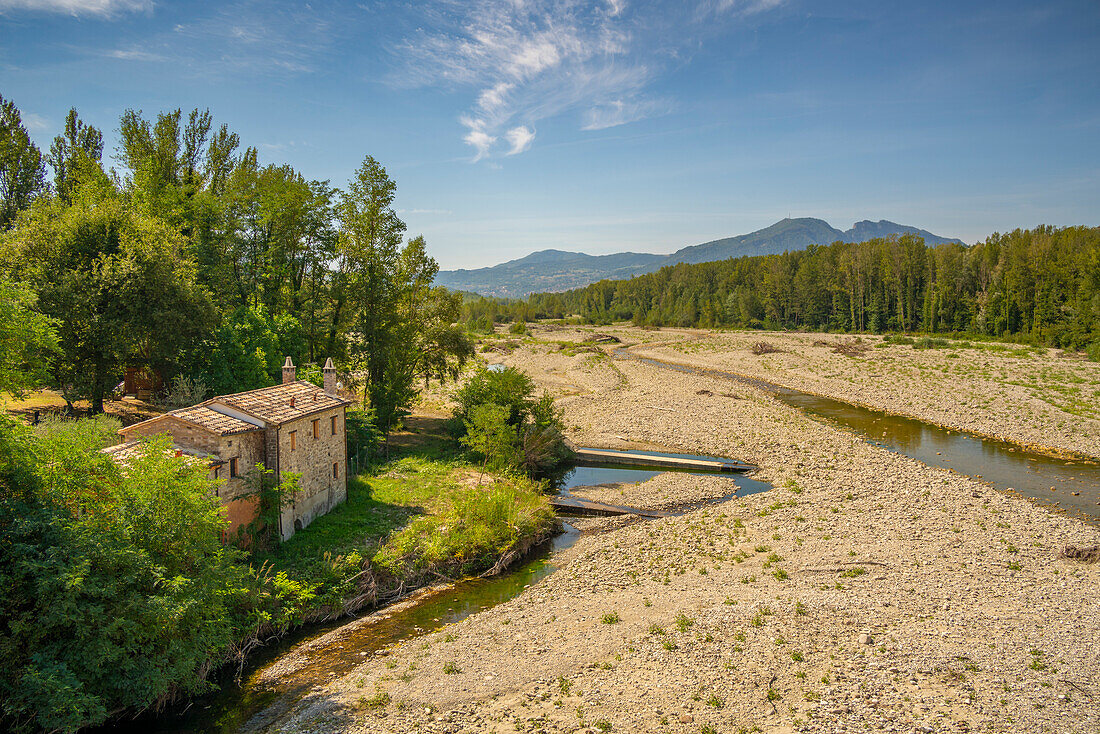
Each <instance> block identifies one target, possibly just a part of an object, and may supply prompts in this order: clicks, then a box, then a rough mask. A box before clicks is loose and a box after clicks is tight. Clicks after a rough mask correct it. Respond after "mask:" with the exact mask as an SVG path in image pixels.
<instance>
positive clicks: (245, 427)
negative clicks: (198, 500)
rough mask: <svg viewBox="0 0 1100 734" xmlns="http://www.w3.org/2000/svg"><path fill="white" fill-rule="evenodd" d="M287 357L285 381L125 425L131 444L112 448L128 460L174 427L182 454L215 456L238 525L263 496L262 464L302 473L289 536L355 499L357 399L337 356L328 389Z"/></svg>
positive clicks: (211, 462) (285, 516) (285, 527)
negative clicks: (348, 426)
mask: <svg viewBox="0 0 1100 734" xmlns="http://www.w3.org/2000/svg"><path fill="white" fill-rule="evenodd" d="M296 372H297V370H296V368H295V367H294V364H293V363H292V362H291V359H290V357H287V359H286V364H285V365H284V366H283V381H282V384H280V385H274V386H272V387H263V388H260V389H258V390H249V391H248V392H242V393H237V394H235V395H219V396H217V397H214V398H211V399H209V400H206V401H204V402H202V403H199V404H198V405H192V406H190V407H188V408H179V409H177V410H172V411H169V412H168V413H165V414H164V415H159V416H157V417H155V418H150V419H149V420H146V421H142V422H141V423H135V424H134V425H132V426H127V427H125V428H123V429H121V430H120V431H119V435H120V436H122V439H123V441H124V443H122V444H121V445H118V446H112V447H110V448H109V449H106V451H107V452H108V453H110V454H112V455H113V456H114V457H115V458H116V460H118V461H121V462H123V463H124V462H125V459H126V457H127V455H128V454H130V453H131V452H133V451H136V450H137V447H138V445H139V439H140V438H141V437H143V436H154V435H162V434H167V435H169V436H171V437H172V443H173V448H174V449H175V450H176V452H177V455H188V456H191V457H194V458H196V459H199V460H202V461H204V462H206V463H207V465H208V466H209V470H210V477H211V478H212V479H215V480H218V481H219V483H218V484H217V486H216V488H215V490H214V491H215V493H216V494H217V496H218V498H219V499H220V500H221V503H222V506H223V507H225V510H226V515H227V516H228V518H229V521H230V528H229V530H230V532H231V533H232V532H234V531H236V529H237V528H239V527H241V526H242V525H247V524H248V523H249V522H251V521H252V520H253V519H255V517H256V513H257V510H258V501H259V498H258V497H257V496H256V494H255V491H254V483H253V482H251V481H250V480H249V475H250V473H251V472H252V471H253V468H254V467H255V466H256V465H257V464H262V465H263V466H264V467H265V468H267V469H269V470H270V471H271V472H273V476H274V477H275V479H276V480H280V479H281V477H282V475H283V474H284V473H286V472H294V473H296V474H300V475H301V480H300V482H299V484H300V489H301V491H300V492H299V493H298V494H297V495H296V496H295V498H294V500H293V502H292V504H291V505H290V506H289V507H287V508H285V509H284V510H283V512H282V514H281V516H280V518H279V528H278V532H279V535H280V537H281V538H282V539H283V540H287V539H289V538H290V537H291V536H293V535H294V533H295V531H297V530H301V529H302V528H304V527H305V526H307V525H309V523H310V522H312V521H313V519H314V518H315V517H317V516H318V515H323V514H325V513H326V512H328V511H329V510H331V509H332V508H333V507H335V506H336V505H338V504H340V503H341V502H343V501H344V500H346V499H347V441H346V432H345V419H346V413H347V407H348V405H350V404H351V401H350V400H346V399H344V398H342V397H340V396H339V395H338V394H337V389H336V368H335V367H333V365H332V360H331V359H330V360H328V361H327V362H326V363H325V367H324V370H323V374H324V388H323V389H322V388H319V387H317V386H316V385H314V384H313V383H310V382H306V381H304V380H298V379H297V376H296Z"/></svg>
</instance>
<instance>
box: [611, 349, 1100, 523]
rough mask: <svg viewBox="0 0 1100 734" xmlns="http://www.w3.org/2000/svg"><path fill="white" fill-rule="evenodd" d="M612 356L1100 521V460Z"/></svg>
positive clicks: (715, 373)
mask: <svg viewBox="0 0 1100 734" xmlns="http://www.w3.org/2000/svg"><path fill="white" fill-rule="evenodd" d="M614 355H615V356H616V357H620V358H630V359H636V360H640V361H642V362H645V363H647V364H651V365H654V366H657V367H661V368H664V369H670V370H675V371H678V372H690V373H694V374H701V375H706V376H709V377H718V378H721V379H726V380H733V381H736V382H740V383H742V384H749V385H752V386H754V387H758V388H760V389H763V390H765V391H767V392H768V393H770V394H771V395H773V396H774V397H775V398H776V399H778V400H780V401H781V402H783V403H785V404H787V405H790V406H792V407H794V408H798V409H799V410H802V411H804V412H806V413H809V414H810V415H814V416H818V417H821V418H824V419H826V420H828V421H831V422H833V423H835V424H838V425H840V426H843V427H845V428H847V429H850V430H852V431H854V432H856V433H857V434H859V435H860V436H862V437H863V438H865V439H866V440H867V441H869V442H871V443H874V444H877V445H880V446H883V447H884V448H887V449H889V450H891V451H894V452H897V453H900V454H904V455H906V456H911V457H913V458H914V459H918V460H920V461H922V462H924V463H926V464H929V465H931V466H938V467H943V468H946V469H952V470H954V471H956V472H959V473H960V474H965V475H967V476H970V477H974V478H976V479H981V480H982V481H985V482H989V483H990V484H992V485H993V486H994V487H997V488H998V489H1003V490H1012V491H1015V492H1019V493H1020V494H1023V495H1025V496H1027V497H1031V498H1033V499H1036V500H1038V501H1040V502H1041V503H1043V504H1048V505H1051V506H1056V507H1059V508H1061V509H1063V510H1065V511H1066V512H1068V513H1070V514H1073V515H1075V516H1078V517H1081V518H1084V519H1088V520H1090V521H1093V522H1095V521H1097V520H1100V463H1098V462H1096V461H1092V460H1088V459H1077V460H1067V459H1064V458H1059V457H1055V456H1050V455H1047V454H1042V453H1038V452H1035V451H1029V450H1027V449H1025V448H1022V447H1021V446H1019V445H1017V444H1013V443H1009V442H1007V441H998V440H996V439H990V438H983V437H981V436H977V435H974V434H969V433H964V432H960V431H956V430H951V429H947V428H941V427H939V426H936V425H933V424H931V423H925V422H923V421H919V420H915V419H913V418H905V417H901V416H896V415H890V414H888V413H884V412H881V411H877V410H870V409H868V408H862V407H860V406H857V405H851V404H849V403H845V402H842V401H839V400H834V399H832V398H824V397H819V396H817V395H810V394H809V393H804V392H800V391H798V390H792V389H790V388H785V387H779V386H776V385H772V384H770V383H768V382H765V381H763V380H758V379H754V378H750V377H744V376H742V375H737V374H734V373H732V372H724V371H722V370H711V369H703V368H695V367H688V366H686V365H676V364H670V363H667V362H661V361H659V360H654V359H646V358H644V357H635V356H634V355H632V354H631V353H630V352H627V351H626V350H624V349H621V348H620V349H617V350H615V352H614Z"/></svg>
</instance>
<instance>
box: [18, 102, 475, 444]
mask: <svg viewBox="0 0 1100 734" xmlns="http://www.w3.org/2000/svg"><path fill="white" fill-rule="evenodd" d="M0 112H2V115H0V173H2V174H3V181H4V186H3V190H2V191H0V194H2V207H0V280H9V281H13V282H18V283H21V284H22V286H23V287H25V288H27V289H28V290H29V291H30V292H31V293H32V294H33V296H34V298H35V301H36V308H37V309H38V310H39V311H41V312H42V313H43V314H44V315H46V316H48V317H50V318H53V319H55V320H56V324H57V330H58V335H59V337H60V347H61V351H60V354H59V355H58V358H57V359H56V360H54V362H53V367H52V370H51V374H50V375H49V376H48V378H47V380H46V381H47V383H48V384H49V385H50V386H51V387H54V388H56V389H58V390H59V391H60V392H61V393H62V395H63V396H64V397H65V399H66V400H67V401H69V403H70V406H71V404H72V402H73V401H75V400H77V399H89V400H90V401H91V406H92V411H93V412H99V410H101V408H102V405H103V400H104V398H105V397H106V396H107V395H108V394H109V393H110V392H111V391H112V390H113V389H114V387H115V386H116V385H117V384H118V383H119V382H120V380H121V379H122V374H123V370H124V369H125V368H127V367H134V368H141V369H146V370H148V371H150V372H153V373H156V374H157V375H158V376H159V378H160V379H161V380H162V381H163V383H164V384H166V385H167V384H169V382H170V381H171V380H172V379H173V378H177V377H185V378H189V379H190V380H192V381H194V382H193V383H192V384H197V385H199V387H200V389H199V390H198V393H199V394H198V395H197V396H195V395H192V397H198V398H199V399H201V397H202V395H204V394H210V393H230V392H236V391H241V390H248V389H252V388H257V387H263V386H266V385H270V384H273V383H274V382H275V381H276V380H277V379H278V377H279V374H280V367H281V365H282V363H283V360H284V358H285V357H287V356H290V357H291V358H292V359H293V360H294V361H295V363H297V364H303V363H314V364H316V363H320V362H323V361H324V360H325V358H327V357H332V358H333V359H334V360H336V362H337V365H338V366H339V367H341V368H342V369H349V370H356V371H361V372H362V373H363V374H365V382H364V384H363V385H362V386H361V387H362V389H363V395H364V401H365V402H366V403H367V404H368V405H369V406H370V407H372V408H374V409H376V410H377V412H378V416H379V420H380V423H381V425H382V426H383V427H385V426H387V425H389V423H390V422H391V420H392V418H393V417H394V416H395V414H396V412H397V411H398V409H399V408H400V407H401V406H403V405H406V404H407V403H408V401H409V399H410V396H411V394H412V385H413V384H414V381H415V380H417V379H418V378H422V377H427V376H429V375H432V376H440V375H444V374H446V373H447V372H448V371H449V370H451V369H453V368H454V366H455V365H456V364H457V362H458V361H461V360H462V359H464V358H465V356H466V355H469V354H472V347H471V346H470V344H469V342H468V340H466V338H465V336H464V334H463V333H462V332H461V330H456V329H454V328H453V327H452V324H453V323H454V321H455V320H456V318H457V317H458V314H459V306H460V303H461V296H459V295H457V294H452V293H449V292H448V291H446V290H445V289H443V288H439V287H434V288H433V287H432V279H433V278H434V277H435V275H436V273H437V271H438V269H439V268H438V266H437V265H436V263H435V261H434V260H433V259H432V258H431V257H429V256H428V254H427V251H426V243H425V242H424V239H423V238H422V237H412V238H405V224H404V223H403V222H402V221H401V220H400V219H399V218H398V217H397V214H396V213H395V212H394V210H393V207H392V204H393V199H394V194H395V191H396V184H395V183H394V182H393V181H392V180H391V179H390V178H389V176H388V175H387V173H386V170H385V168H383V166H382V165H381V164H380V163H379V162H378V161H376V160H375V159H374V158H371V157H370V156H367V157H366V158H365V160H364V161H363V163H362V165H361V166H360V167H359V168H358V170H357V171H356V172H355V175H354V177H353V178H352V180H351V181H350V182H349V183H348V185H347V187H346V188H345V189H344V190H340V189H337V188H335V187H333V186H331V185H330V183H329V182H328V181H316V180H310V179H308V178H306V177H305V176H304V175H302V174H301V173H300V172H298V171H296V170H294V169H293V168H292V167H291V166H288V165H279V164H277V163H264V162H262V161H261V160H260V157H259V154H258V152H257V149H256V148H255V147H243V148H242V145H241V141H240V139H239V137H238V135H237V134H236V133H233V132H231V131H230V130H229V128H228V127H227V126H226V125H217V124H216V123H215V121H214V120H213V118H212V117H211V115H210V113H209V112H202V111H199V110H194V111H192V112H191V113H190V114H189V115H184V114H183V113H182V112H181V110H174V111H170V112H165V113H161V114H159V115H157V116H156V118H155V119H146V118H145V117H144V116H143V115H142V113H141V112H137V111H134V110H128V111H127V112H126V113H125V114H124V115H123V116H122V119H121V120H120V121H119V122H118V125H119V134H120V143H119V150H118V153H117V154H116V156H115V162H116V163H117V164H118V168H117V169H116V168H108V167H107V165H106V163H105V161H104V160H103V136H102V135H101V133H100V131H99V130H98V129H97V128H96V127H94V126H92V125H90V124H88V123H87V122H85V121H84V120H82V119H81V118H80V117H79V116H78V115H77V112H76V110H72V111H71V112H70V113H69V116H68V119H67V121H66V125H65V130H64V132H63V134H61V135H59V136H57V138H56V139H55V140H54V141H53V144H52V145H51V147H50V150H49V152H48V153H45V154H43V153H42V152H41V151H39V150H38V149H37V148H36V147H35V145H34V144H33V142H32V141H31V139H30V137H29V135H28V134H27V131H26V128H25V126H24V125H23V123H22V120H21V117H20V114H19V111H18V109H17V108H16V107H15V105H14V104H13V103H12V102H11V101H4V100H3V99H0ZM47 168H49V169H50V172H52V174H53V175H52V181H51V180H50V178H48V177H47V175H46V174H47ZM307 374H308V370H307ZM192 392H194V391H192Z"/></svg>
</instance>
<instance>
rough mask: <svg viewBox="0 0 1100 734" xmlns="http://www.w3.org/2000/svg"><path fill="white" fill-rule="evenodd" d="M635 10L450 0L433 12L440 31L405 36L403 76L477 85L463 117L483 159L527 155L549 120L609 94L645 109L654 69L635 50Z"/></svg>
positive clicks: (417, 82)
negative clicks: (629, 18)
mask: <svg viewBox="0 0 1100 734" xmlns="http://www.w3.org/2000/svg"><path fill="white" fill-rule="evenodd" d="M625 8H626V3H625V0H600V2H598V3H592V2H587V3H586V2H579V1H578V0H558V1H557V2H549V3H544V2H540V3H529V2H525V1H524V0H475V2H472V3H464V2H459V1H458V0H445V2H443V3H442V4H440V5H438V6H437V7H435V8H434V9H433V10H432V11H428V12H427V19H428V21H429V22H428V23H426V24H425V27H428V28H431V30H422V31H420V32H418V33H417V34H415V35H414V36H413V37H411V38H407V39H405V41H404V43H403V44H402V47H401V49H400V53H401V55H402V57H403V58H406V59H411V62H410V63H408V64H407V65H405V66H403V68H402V69H401V71H400V72H399V73H398V75H397V76H396V78H395V80H394V81H396V82H397V83H398V84H401V85H408V86H424V85H439V84H444V85H452V86H460V87H470V88H472V89H473V90H474V100H473V103H472V105H471V107H470V108H469V109H468V110H467V111H466V112H465V113H464V114H463V115H461V116H460V117H459V122H460V123H461V124H462V125H463V126H464V127H465V128H466V133H465V135H464V137H463V140H464V141H465V142H466V144H467V145H469V146H470V147H472V148H473V149H474V157H473V160H475V161H479V160H482V159H484V158H487V157H490V156H492V155H494V154H496V153H499V154H502V155H517V154H519V153H522V152H524V151H526V150H528V149H529V148H530V147H531V144H532V142H533V141H534V139H535V133H534V128H533V126H534V124H535V123H537V122H538V121H539V120H543V119H546V118H549V117H553V116H556V115H559V114H562V113H564V112H569V111H574V112H582V111H583V110H584V109H586V108H590V107H597V106H599V105H601V104H602V103H604V101H605V100H609V99H616V100H623V99H625V100H629V101H631V102H635V101H636V100H638V103H636V104H635V108H636V109H637V110H639V111H640V110H642V109H643V108H645V106H644V105H642V104H640V98H641V94H642V89H643V87H644V86H645V85H646V83H647V82H648V81H649V80H650V79H651V77H652V69H651V67H650V66H649V65H647V64H645V63H641V62H639V61H637V60H636V59H634V58H632V54H631V53H630V49H631V29H630V27H629V26H628V25H627V24H626V23H624V22H623V20H622V15H623V13H624V10H625ZM606 119H608V120H610V118H606ZM498 144H499V146H501V147H499V148H498V147H497V146H498Z"/></svg>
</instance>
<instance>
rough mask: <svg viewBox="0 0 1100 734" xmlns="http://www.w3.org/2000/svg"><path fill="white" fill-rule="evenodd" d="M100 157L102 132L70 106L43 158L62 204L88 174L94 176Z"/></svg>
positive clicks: (72, 194)
mask: <svg viewBox="0 0 1100 734" xmlns="http://www.w3.org/2000/svg"><path fill="white" fill-rule="evenodd" d="M102 158H103V134H102V133H101V132H100V131H99V130H97V129H96V128H94V127H92V126H91V125H88V124H87V123H85V122H84V121H83V120H81V119H80V118H79V116H77V114H76V109H75V108H73V109H70V110H69V114H68V115H66V117H65V131H64V132H63V133H62V134H61V135H58V136H57V137H55V138H54V139H53V144H52V145H50V152H49V155H47V156H46V161H47V162H48V163H49V164H50V167H51V168H52V169H53V188H54V192H55V193H56V194H57V196H58V197H59V198H60V199H61V200H62V201H63V202H65V203H72V200H73V196H74V194H75V193H76V191H77V190H78V189H79V188H80V186H81V184H82V183H83V182H84V181H85V180H86V179H87V177H88V176H90V175H95V172H96V170H97V169H98V168H99V163H100V160H101V159H102Z"/></svg>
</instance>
